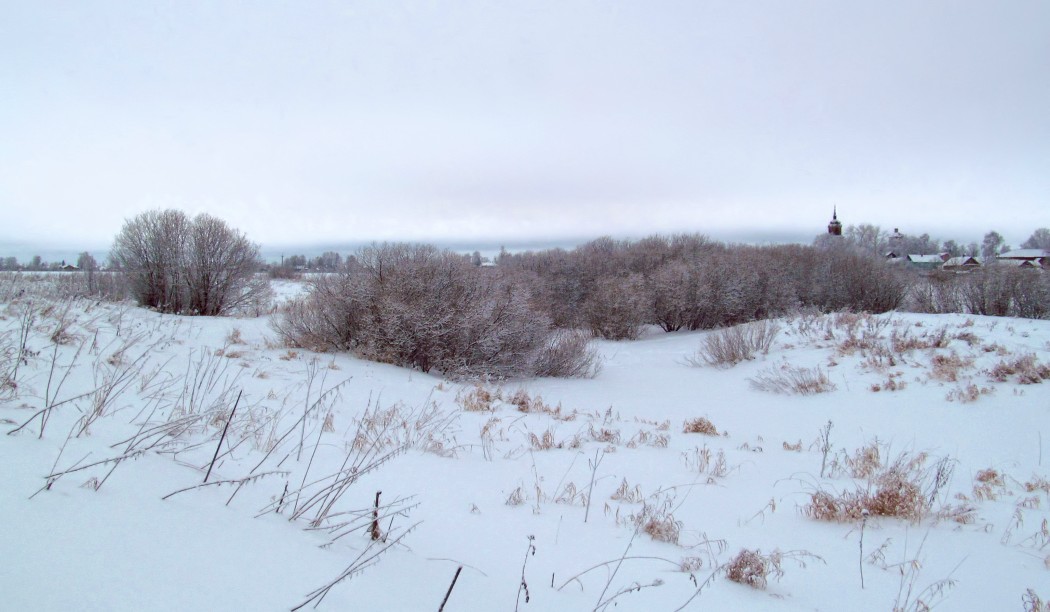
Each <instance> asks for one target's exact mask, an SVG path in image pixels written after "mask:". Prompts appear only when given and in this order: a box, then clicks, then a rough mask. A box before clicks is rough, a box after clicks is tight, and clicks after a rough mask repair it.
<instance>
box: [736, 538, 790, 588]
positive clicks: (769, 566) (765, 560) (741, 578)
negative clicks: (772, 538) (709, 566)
mask: <svg viewBox="0 0 1050 612" xmlns="http://www.w3.org/2000/svg"><path fill="white" fill-rule="evenodd" d="M770 574H773V575H774V576H776V577H777V578H780V577H781V576H783V575H784V570H783V569H781V567H780V559H779V555H777V554H776V551H774V553H773V555H770V556H765V555H763V554H762V551H761V550H748V549H746V548H745V549H743V550H741V551H740V552H739V553H737V555H736V557H734V558H733V560H732V561H730V562H729V565H727V566H726V578H729V579H730V580H732V581H733V582H739V583H740V584H746V585H747V586H749V587H751V588H753V589H764V588H766V585H767V584H768V583H769V580H768V577H769V575H770Z"/></svg>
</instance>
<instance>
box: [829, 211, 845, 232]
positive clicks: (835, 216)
mask: <svg viewBox="0 0 1050 612" xmlns="http://www.w3.org/2000/svg"><path fill="white" fill-rule="evenodd" d="M828 233H829V234H831V235H832V236H841V235H842V223H841V222H840V221H839V211H838V207H837V206H836V207H835V208H834V209H832V212H831V223H828Z"/></svg>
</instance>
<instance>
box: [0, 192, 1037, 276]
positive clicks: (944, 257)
mask: <svg viewBox="0 0 1050 612" xmlns="http://www.w3.org/2000/svg"><path fill="white" fill-rule="evenodd" d="M840 241H841V242H842V243H845V244H847V245H849V246H850V247H852V248H855V249H858V250H861V251H866V252H868V253H870V254H872V255H878V256H880V257H884V258H885V259H886V260H888V261H890V262H893V263H896V264H899V265H901V266H905V267H907V268H909V269H914V270H918V271H927V272H935V271H943V272H951V273H967V272H970V271H971V270H975V269H978V268H981V267H982V266H988V265H993V264H994V265H1004V266H1015V267H1019V268H1032V269H1038V270H1047V269H1050V229H1047V228H1039V229H1037V230H1035V231H1034V232H1033V233H1032V235H1031V236H1030V237H1029V238H1028V240H1026V241H1025V242H1023V243H1022V244H1021V247H1020V248H1017V249H1012V248H1010V247H1009V246H1008V245H1007V244H1006V243H1005V240H1004V239H1003V237H1002V236H1001V235H1000V234H999V233H998V232H995V231H990V232H988V233H987V234H985V236H984V238H983V240H982V242H981V243H980V244H978V243H976V242H971V243H969V244H961V243H957V242H956V241H954V240H946V241H944V242H943V243H942V242H938V241H937V240H935V239H932V238H930V236H929V234H922V235H920V236H910V235H906V234H903V233H901V232H900V229H899V228H894V229H893V232H892V233H889V232H885V231H883V230H882V229H881V228H879V227H878V226H875V225H870V224H864V223H862V224H859V225H855V226H854V225H850V226H843V224H842V222H841V221H840V220H839V218H838V210H837V208H836V209H834V210H833V211H832V216H831V221H830V222H829V223H828V228H827V233H826V234H822V235H819V236H817V238H816V239H815V240H814V244H815V245H816V246H818V247H819V246H832V245H834V244H835V243H838V242H840ZM503 254H505V251H503V252H502V253H501V255H503ZM463 256H464V257H465V258H467V259H469V260H470V261H471V263H473V264H474V265H476V266H485V267H488V266H495V265H497V264H498V261H499V256H497V257H495V258H494V259H493V258H489V257H484V256H482V255H481V253H479V252H478V251H474V252H473V253H469V254H464V255H463ZM352 257H353V255H347V256H346V258H345V259H344V257H343V256H341V255H340V254H339V253H336V252H334V251H326V252H324V253H322V254H321V255H318V256H316V257H312V258H308V257H306V256H305V255H289V256H284V255H282V256H281V258H280V260H279V261H275V262H270V263H263V264H261V265H260V271H261V272H269V273H270V274H271V275H273V276H277V277H281V276H287V275H297V274H300V273H304V272H334V271H336V270H338V269H339V268H340V267H341V266H342V264H343V262H344V261H346V260H349V259H350V258H352ZM109 269H110V267H109V265H108V263H106V264H100V263H99V262H98V260H97V259H96V258H95V257H94V256H93V255H92V254H91V253H89V252H86V251H85V252H82V253H80V255H79V256H78V257H77V260H76V263H73V262H69V261H67V260H65V259H62V260H59V261H52V262H48V261H44V260H43V259H42V258H41V257H40V256H39V255H36V256H34V257H32V258H31V259H30V260H29V261H28V262H20V261H18V258H17V257H11V256H8V257H0V271H25V272H76V271H106V270H109Z"/></svg>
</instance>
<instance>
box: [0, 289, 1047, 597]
mask: <svg viewBox="0 0 1050 612" xmlns="http://www.w3.org/2000/svg"><path fill="white" fill-rule="evenodd" d="M295 292H296V288H295V287H294V286H292V285H289V286H281V287H279V288H278V294H279V296H284V298H283V299H287V296H291V295H294V294H295ZM0 309H2V310H0V313H2V320H0V333H2V334H3V335H2V336H0V350H2V351H3V354H2V356H0V366H2V371H3V372H5V373H6V374H5V375H6V376H8V377H11V380H10V382H9V384H7V385H6V386H5V387H4V388H3V391H2V392H0V393H2V396H0V400H2V401H0V473H2V483H3V486H2V487H0V520H2V524H3V528H2V529H0V551H2V557H3V562H2V563H0V593H2V595H0V608H3V609H7V610H74V609H75V610H288V609H291V608H294V607H296V606H299V605H300V604H303V603H306V604H307V607H308V608H309V607H311V606H313V605H314V604H315V603H316V602H317V601H318V598H317V597H315V596H318V595H320V594H321V593H318V592H316V590H317V589H320V588H323V587H325V586H326V585H330V584H332V583H333V582H334V583H335V584H334V586H332V587H331V589H330V590H329V591H327V593H326V594H324V595H325V596H324V598H323V601H322V602H321V604H320V606H319V608H320V609H331V610H436V609H438V608H439V607H440V606H441V605H442V601H443V600H444V598H445V596H446V593H447V592H448V589H449V585H450V583H451V582H452V580H453V577H454V576H455V575H456V573H457V568H460V567H462V571H461V572H460V573H459V574H458V580H457V581H456V583H455V586H454V588H453V589H452V591H451V594H450V595H449V596H448V599H447V602H446V603H445V604H444V609H445V610H448V611H453V610H513V609H518V610H592V609H595V608H599V609H611V608H612V607H616V608H617V609H621V610H677V609H679V608H683V607H684V609H712V610H736V609H763V610H841V609H856V610H892V609H894V608H895V607H897V608H900V609H909V610H911V609H923V606H924V605H938V604H939V605H940V607H941V608H942V609H949V610H1024V609H1025V608H1026V605H1028V604H1026V603H1025V600H1024V599H1023V598H1024V597H1031V595H1030V594H1028V589H1032V590H1033V591H1034V593H1036V594H1038V595H1040V596H1042V597H1043V598H1048V597H1050V529H1048V527H1047V523H1048V519H1050V484H1048V482H1047V479H1048V478H1050V418H1048V417H1050V393H1048V389H1050V381H1046V382H1037V381H1040V379H1041V378H1043V375H1046V377H1050V370H1048V369H1047V367H1046V365H1047V364H1050V321H1028V320H1017V319H994V318H985V317H968V316H961V315H960V316H931V315H910V314H893V315H885V316H880V317H867V316H856V315H841V314H840V315H827V316H817V315H809V316H799V317H796V318H794V319H786V320H782V321H780V326H781V329H780V332H779V335H778V336H777V337H776V340H775V342H774V343H773V347H772V349H771V350H770V351H769V353H768V355H759V356H758V357H757V358H756V359H754V360H751V361H745V362H743V363H740V364H738V365H736V366H733V367H729V368H716V367H712V366H697V365H693V364H691V363H690V362H691V361H693V362H695V361H696V359H695V357H696V352H697V350H698V348H700V346H701V344H702V342H703V340H704V338H705V336H707V335H708V334H709V333H715V332H695V333H694V332H689V333H672V334H664V333H657V332H652V333H649V334H647V335H645V336H643V338H642V339H641V340H638V341H634V342H618V343H614V342H599V343H598V344H597V346H598V348H599V351H600V352H601V355H602V356H603V359H604V367H603V368H602V370H601V372H600V373H599V374H598V376H597V377H596V378H594V379H585V380H559V379H541V380H521V381H504V382H502V383H498V384H496V383H494V384H488V385H474V384H459V383H455V382H452V381H449V380H444V379H442V378H441V377H440V376H434V375H428V374H422V373H420V372H418V371H409V370H405V369H401V368H397V367H392V366H388V365H382V364H376V363H370V362H365V361H361V360H358V359H355V358H353V357H350V356H347V355H327V354H326V355H317V354H311V353H308V352H304V351H297V350H289V349H287V348H283V347H281V346H279V345H278V343H277V341H276V339H275V337H274V334H273V333H272V332H271V331H270V329H269V327H268V320H267V318H265V317H264V318H258V319H232V318H223V319H209V318H186V317H178V316H170V315H160V314H157V313H154V312H149V311H146V310H142V309H138V308H135V307H132V306H129V305H124V304H108V303H96V302H92V301H86V300H74V301H71V302H70V301H66V302H48V301H46V300H42V299H36V300H30V298H29V297H27V296H23V297H20V298H18V299H16V300H14V301H9V302H5V303H3V304H0ZM23 346H24V349H23ZM1024 356H1031V357H1030V358H1029V359H1027V361H1025V360H1021V362H1020V363H1018V361H1019V358H1022V357H1024ZM818 367H819V370H818V369H813V370H805V371H804V370H803V369H802V368H818ZM806 372H808V373H811V374H815V375H819V373H821V372H823V373H824V374H826V376H827V379H828V382H829V383H830V385H827V386H828V387H833V388H831V389H830V390H827V391H826V392H822V393H815V394H811V395H799V394H775V393H771V392H768V391H762V390H759V389H756V388H754V385H753V384H752V382H751V381H753V380H757V381H766V382H770V381H773V382H775V381H781V382H783V381H784V380H785V377H786V376H788V375H791V374H805V373H806ZM1026 373H1027V374H1026ZM1026 377H1027V378H1026ZM1022 378H1025V380H1023V381H1022ZM1023 383H1028V384H1023ZM876 389H877V390H876ZM231 413H232V418H231ZM701 417H702V418H704V419H707V421H708V422H709V423H699V424H698V425H708V424H709V425H711V426H713V428H714V429H715V430H716V432H717V433H716V434H715V435H705V434H703V433H685V432H684V431H683V429H684V425H685V424H686V423H687V422H692V421H695V420H697V419H700V418H701ZM829 423H830V427H829ZM1044 438H1045V439H1044ZM825 441H826V444H825ZM822 447H824V449H826V452H825V450H824V449H822ZM828 447H830V448H828ZM216 455H217V458H216ZM1044 455H1045V457H1044ZM213 459H214V461H213ZM898 460H899V461H898ZM895 462H896V465H897V467H898V471H897V472H896V473H897V474H898V475H902V476H903V478H904V480H901V481H899V482H897V484H896V485H895V486H896V488H895V489H894V491H887V490H886V485H885V483H886V482H887V480H886V477H885V471H886V470H887V468H888V467H890V466H892V465H893V464H894V463H895ZM822 470H823V476H822V474H821V472H822ZM209 472H210V473H209ZM880 474H881V475H882V476H880ZM206 479H207V480H206ZM205 481H206V482H205ZM912 485H914V486H913V487H912ZM908 487H912V488H911V489H909V488H908ZM909 491H911V492H914V493H916V495H917V497H916V499H917V500H918V504H919V506H918V508H919V510H918V512H919V514H921V516H917V515H916V516H913V517H912V518H911V519H904V518H894V517H887V516H880V512H879V511H869V512H868V514H867V515H866V518H863V516H864V515H860V516H861V517H862V518H860V519H859V520H851V519H849V518H848V517H842V520H837V521H836V520H830V521H827V520H818V519H817V518H814V517H813V515H814V514H817V513H818V512H816V511H815V509H814V507H812V506H811V502H812V501H813V499H814V494H817V497H818V498H819V499H833V498H834V497H836V496H841V495H843V494H846V495H845V496H846V497H851V498H852V499H854V500H857V499H861V498H863V497H864V493H870V494H872V495H874V496H876V497H878V495H888V494H890V493H897V494H903V493H907V492H909ZM380 492H381V493H380ZM377 496H378V510H376V500H377ZM857 507H859V506H857ZM871 507H872V508H874V507H876V506H871ZM879 507H884V506H879ZM744 549H748V550H752V551H760V554H759V555H754V556H752V560H753V561H754V562H755V563H754V564H753V565H751V566H750V567H751V568H752V571H753V572H757V575H756V574H754V573H752V574H751V575H752V576H754V577H753V578H752V582H753V583H754V584H755V586H762V587H764V588H752V586H748V585H747V584H743V583H738V582H734V581H732V580H730V579H729V574H730V573H731V572H730V571H729V568H730V565H731V564H732V562H733V561H734V559H735V558H737V556H738V554H739V553H740V552H741V551H742V550H744ZM763 562H764V563H765V565H764V567H763ZM778 567H779V571H778ZM737 569H739V567H738V568H737ZM767 572H768V575H764V574H766V573H767ZM344 575H346V576H345V579H343V580H341V581H338V579H339V578H340V577H341V576H344Z"/></svg>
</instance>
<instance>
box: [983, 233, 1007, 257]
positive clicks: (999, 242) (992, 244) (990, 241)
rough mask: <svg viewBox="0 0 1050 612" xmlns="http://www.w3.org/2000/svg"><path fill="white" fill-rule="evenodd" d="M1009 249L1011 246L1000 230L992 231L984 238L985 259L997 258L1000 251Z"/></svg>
mask: <svg viewBox="0 0 1050 612" xmlns="http://www.w3.org/2000/svg"><path fill="white" fill-rule="evenodd" d="M1008 250H1010V247H1008V246H1006V240H1004V239H1003V236H1002V234H1000V233H999V232H996V231H991V232H988V233H987V234H985V235H984V240H983V241H982V242H981V256H982V257H984V258H985V259H995V258H996V257H998V256H999V254H1000V253H1003V252H1004V251H1008Z"/></svg>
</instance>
